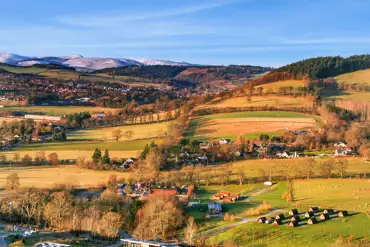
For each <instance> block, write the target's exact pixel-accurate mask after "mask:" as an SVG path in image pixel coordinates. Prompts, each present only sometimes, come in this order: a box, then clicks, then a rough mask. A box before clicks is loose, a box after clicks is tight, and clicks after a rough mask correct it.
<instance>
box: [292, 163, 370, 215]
mask: <svg viewBox="0 0 370 247" xmlns="http://www.w3.org/2000/svg"><path fill="white" fill-rule="evenodd" d="M369 171H370V168H369ZM293 185H294V186H293V187H294V194H295V198H296V200H297V201H299V202H300V203H301V204H305V205H325V206H326V207H332V208H337V209H342V210H350V211H359V212H370V180H366V179H365V180H363V179H362V180H360V179H358V180H355V179H330V180H320V179H313V180H298V181H294V183H293ZM328 195H330V196H328Z"/></svg>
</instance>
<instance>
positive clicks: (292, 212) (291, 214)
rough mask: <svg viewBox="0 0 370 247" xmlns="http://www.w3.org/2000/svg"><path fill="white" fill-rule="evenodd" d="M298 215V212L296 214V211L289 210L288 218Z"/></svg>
mask: <svg viewBox="0 0 370 247" xmlns="http://www.w3.org/2000/svg"><path fill="white" fill-rule="evenodd" d="M298 214H299V212H298V210H297V209H291V210H290V211H289V215H290V216H293V215H298Z"/></svg>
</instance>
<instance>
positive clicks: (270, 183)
mask: <svg viewBox="0 0 370 247" xmlns="http://www.w3.org/2000/svg"><path fill="white" fill-rule="evenodd" d="M263 184H264V185H266V186H272V185H273V183H272V182H271V181H266V182H264V183H263Z"/></svg>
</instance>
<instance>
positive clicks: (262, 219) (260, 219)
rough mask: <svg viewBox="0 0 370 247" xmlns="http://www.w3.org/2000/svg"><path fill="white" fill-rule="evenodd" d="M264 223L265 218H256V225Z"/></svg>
mask: <svg viewBox="0 0 370 247" xmlns="http://www.w3.org/2000/svg"><path fill="white" fill-rule="evenodd" d="M266 221H267V218H266V217H260V218H258V220H257V223H258V224H265V223H266Z"/></svg>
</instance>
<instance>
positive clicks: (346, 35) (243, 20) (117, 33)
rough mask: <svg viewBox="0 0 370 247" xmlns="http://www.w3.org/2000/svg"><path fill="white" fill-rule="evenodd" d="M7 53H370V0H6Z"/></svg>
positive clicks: (237, 57)
mask: <svg viewBox="0 0 370 247" xmlns="http://www.w3.org/2000/svg"><path fill="white" fill-rule="evenodd" d="M1 8H2V14H1V15H0V31H1V35H0V52H9V53H17V54H21V55H28V56H49V55H50V56H51V55H53V56H62V55H70V54H81V55H83V56H86V57H118V58H157V59H169V60H175V61H187V62H192V63H199V64H224V65H227V64H256V65H268V66H279V65H284V64H287V63H290V62H294V61H297V60H301V59H304V58H309V57H315V56H326V55H342V56H349V55H352V54H362V53H369V52H370V25H369V24H370V17H369V13H368V12H369V10H370V1H368V0H186V1H180V0H135V1H133V0H105V1H101V0H100V1H98V0H89V1H87V0H79V1H77V0H62V1H50V0H36V1H29V0H18V1H2V3H1Z"/></svg>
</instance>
